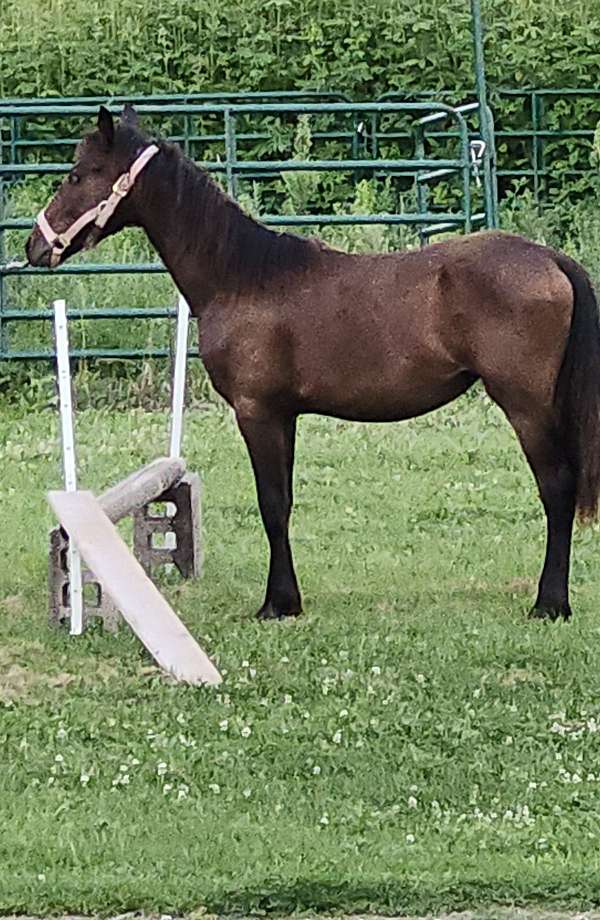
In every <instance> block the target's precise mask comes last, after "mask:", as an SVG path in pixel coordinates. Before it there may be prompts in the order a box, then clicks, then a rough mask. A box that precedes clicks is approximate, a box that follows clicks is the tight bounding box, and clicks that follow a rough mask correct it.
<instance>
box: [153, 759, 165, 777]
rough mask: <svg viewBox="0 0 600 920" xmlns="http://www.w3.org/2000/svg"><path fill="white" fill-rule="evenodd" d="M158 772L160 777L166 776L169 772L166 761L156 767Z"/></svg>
mask: <svg viewBox="0 0 600 920" xmlns="http://www.w3.org/2000/svg"><path fill="white" fill-rule="evenodd" d="M156 772H157V773H158V775H159V776H164V775H165V773H166V772H167V765H166V763H165V762H164V760H161V761H160V763H158V764H157V765H156Z"/></svg>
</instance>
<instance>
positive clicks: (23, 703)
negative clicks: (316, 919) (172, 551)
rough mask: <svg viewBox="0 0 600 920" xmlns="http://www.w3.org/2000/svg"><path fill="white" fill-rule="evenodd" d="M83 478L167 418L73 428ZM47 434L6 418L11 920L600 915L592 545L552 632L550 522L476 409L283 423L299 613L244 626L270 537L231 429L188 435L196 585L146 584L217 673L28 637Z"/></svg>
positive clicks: (1, 692) (1, 703) (139, 447)
mask: <svg viewBox="0 0 600 920" xmlns="http://www.w3.org/2000/svg"><path fill="white" fill-rule="evenodd" d="M77 421H78V438H79V452H80V467H81V477H82V482H83V484H85V485H86V486H89V487H91V488H94V489H101V488H103V487H104V486H106V485H107V484H108V483H109V482H111V481H114V480H116V479H118V478H120V477H121V476H122V475H124V474H125V473H127V472H128V471H130V470H131V469H132V468H135V466H137V465H138V464H140V463H142V462H144V461H147V460H149V459H151V458H152V457H154V456H155V455H157V454H158V453H161V452H162V451H163V450H164V445H165V439H166V418H165V416H164V415H163V414H161V413H142V412H136V411H133V412H127V413H125V412H122V413H117V412H108V411H83V412H81V413H80V414H79V416H78V420H77ZM56 422H57V420H56V417H55V415H54V413H53V412H51V411H38V412H34V413H32V412H29V413H25V412H22V413H21V414H19V413H18V412H16V411H15V409H14V407H13V408H12V409H11V408H10V406H8V405H6V404H4V405H3V407H2V410H1V412H0V459H1V469H2V477H1V480H0V498H1V506H2V510H3V538H2V541H1V543H0V771H1V774H0V775H1V776H2V797H1V799H0V866H1V867H2V870H1V872H0V911H1V912H8V913H10V912H11V911H14V912H23V913H24V912H29V913H33V912H37V913H42V912H59V911H73V912H74V911H82V912H91V911H96V910H97V911H103V912H109V911H112V912H115V913H117V912H119V911H124V910H128V909H133V908H145V909H148V910H150V909H152V910H161V911H164V912H175V911H196V914H195V915H196V916H199V914H200V913H201V912H202V909H204V908H205V909H206V910H208V911H215V912H228V911H237V912H242V913H248V912H255V911H260V912H264V911H268V910H273V911H289V910H324V909H335V910H340V911H356V910H363V911H364V910H377V911H379V912H388V911H396V912H414V913H418V912H425V911H427V910H441V909H446V910H450V909H458V908H464V907H474V906H478V905H484V906H485V905H488V906H489V905H490V904H494V903H505V904H506V903H515V904H528V903H538V904H546V905H550V904H554V905H562V906H567V907H572V908H583V907H586V906H588V907H589V906H594V905H596V904H598V903H599V902H600V856H599V853H600V848H599V836H600V830H599V824H598V810H599V808H600V731H598V728H599V727H600V702H599V684H600V682H599V678H598V666H597V647H598V639H599V635H600V618H599V615H598V604H597V598H598V593H599V590H600V575H599V573H598V567H597V547H598V529H590V530H585V531H579V533H578V535H577V538H576V541H575V558H574V572H573V587H574V597H573V600H574V606H575V611H576V616H575V618H574V621H573V622H572V623H571V624H569V625H564V624H557V625H553V626H548V625H545V624H543V623H539V622H529V621H528V620H527V619H526V612H527V609H528V606H529V604H530V603H531V601H532V599H533V594H534V589H535V579H536V577H537V574H538V571H539V567H540V562H541V557H542V553H543V530H544V528H543V522H542V518H541V508H540V506H539V503H538V501H537V497H536V495H535V493H534V488H533V484H532V481H531V478H530V474H529V471H528V470H527V468H526V466H525V463H524V460H523V459H522V457H521V454H520V451H519V450H518V448H517V446H516V443H515V441H514V438H513V436H512V433H511V432H510V430H509V429H508V427H507V425H506V424H505V422H504V420H503V418H502V417H501V416H500V414H499V412H498V411H497V410H496V409H495V408H494V407H492V406H489V405H488V404H487V402H485V401H484V399H483V398H482V396H481V394H479V393H477V392H476V393H473V394H471V395H469V396H468V397H466V398H463V400H462V401H460V402H459V403H457V404H456V405H455V406H453V407H450V408H448V409H445V410H443V411H441V412H438V413H436V414H435V415H431V416H428V417H426V418H424V419H421V420H417V421H415V422H412V423H409V424H405V425H395V426H383V425H381V426H379V425H372V426H359V425H354V424H349V423H341V422H336V421H332V420H323V419H305V420H303V421H302V423H301V425H300V433H299V445H298V463H297V472H296V490H297V504H296V509H295V514H294V520H293V538H294V545H295V552H296V559H297V566H298V573H299V577H300V580H301V584H302V586H303V589H304V594H305V607H306V611H305V614H304V616H303V617H302V618H300V619H299V620H298V621H296V622H289V623H268V624H258V623H257V622H255V620H254V618H253V614H254V611H255V609H256V608H257V607H258V606H259V603H260V601H261V600H262V592H263V585H264V575H265V566H266V552H265V540H264V537H263V534H262V529H261V525H260V521H259V517H258V512H257V507H256V502H255V497H254V487H253V483H252V479H251V474H250V468H249V463H248V461H247V459H246V457H245V453H244V448H243V445H242V442H241V439H240V437H239V435H238V434H237V432H236V430H235V428H234V426H233V424H232V422H231V420H230V418H229V417H228V416H227V415H225V414H223V413H220V412H219V411H217V410H215V409H212V410H210V411H206V412H200V411H198V412H195V413H190V414H189V416H188V420H187V431H186V453H187V456H188V458H189V464H190V466H191V467H192V468H193V469H197V470H199V471H201V473H202V476H203V480H204V488H205V497H204V522H205V535H206V567H205V575H204V578H203V579H202V580H201V581H198V582H195V583H192V582H188V583H183V584H182V583H179V582H178V581H177V579H176V578H175V577H173V576H171V575H168V576H165V578H164V580H163V583H162V587H163V590H164V592H165V594H166V595H167V597H168V598H169V599H170V601H171V602H172V603H173V604H174V606H175V607H176V609H177V610H178V611H179V612H180V613H181V615H182V617H183V619H184V620H185V622H186V623H187V624H188V626H189V627H190V628H191V630H192V631H193V633H194V634H195V635H196V636H197V637H198V638H199V640H200V641H201V642H202V644H203V645H204V646H205V647H206V649H207V650H208V651H209V653H210V654H211V655H212V656H213V657H214V659H215V660H216V661H217V662H218V664H219V666H220V668H221V669H222V670H223V673H224V675H225V681H224V685H223V686H222V688H220V689H219V690H207V689H190V688H185V687H181V686H176V685H173V684H172V683H169V681H167V680H165V679H164V678H162V677H161V676H160V674H159V673H157V671H156V670H155V669H153V668H152V667H151V662H150V661H149V660H148V658H147V657H146V656H145V655H144V654H143V653H142V652H141V650H140V647H139V646H138V644H137V642H136V640H135V639H134V638H133V637H132V635H131V634H130V633H129V631H128V630H126V629H123V630H121V631H120V633H119V634H118V635H116V636H109V635H103V634H102V632H101V631H100V630H91V631H89V632H88V633H87V634H86V636H85V637H83V638H82V639H77V640H75V639H71V638H69V636H68V635H67V634H66V633H65V632H56V631H51V630H49V629H48V627H47V625H46V610H45V607H46V595H45V580H46V539H47V530H48V527H49V526H50V524H51V517H50V513H49V511H48V509H47V507H46V504H45V498H44V495H45V490H46V489H47V488H49V487H52V486H56V485H57V484H58V483H59V481H60V475H59V456H58V450H57V434H56Z"/></svg>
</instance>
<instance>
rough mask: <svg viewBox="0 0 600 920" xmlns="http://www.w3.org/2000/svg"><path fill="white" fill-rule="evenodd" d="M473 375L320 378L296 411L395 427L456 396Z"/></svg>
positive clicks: (434, 371) (413, 372) (417, 371)
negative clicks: (389, 422) (393, 424)
mask: <svg viewBox="0 0 600 920" xmlns="http://www.w3.org/2000/svg"><path fill="white" fill-rule="evenodd" d="M475 379H476V377H475V375H472V374H470V373H469V372H466V371H465V370H464V369H463V368H457V367H453V368H448V367H442V366H439V367H437V368H434V367H427V368H424V367H421V368H419V367H417V366H414V365H412V366H411V368H410V371H408V372H404V373H403V372H402V370H401V369H398V372H397V373H394V372H393V369H391V368H385V370H384V371H383V372H382V371H381V370H376V369H373V370H372V371H370V372H369V371H367V372H363V373H355V374H353V375H339V374H335V373H334V374H331V373H325V374H323V375H322V376H321V378H320V379H319V380H318V382H316V385H315V381H314V380H313V381H311V385H309V386H308V387H307V388H306V391H305V393H304V394H302V395H301V403H302V404H303V406H302V409H301V411H306V412H314V413H320V414H322V415H333V416H337V417H339V418H345V419H351V420H353V421H365V422H367V421H371V422H377V421H379V422H384V421H400V420H402V419H407V418H414V417H415V416H417V415H423V414H424V413H426V412H430V411H431V410H433V409H437V408H438V407H439V406H442V405H444V404H445V403H447V402H450V401H451V400H453V399H455V398H456V397H457V396H460V394H461V393H464V392H465V390H467V389H468V388H469V386H471V384H472V383H473V382H474V380H475Z"/></svg>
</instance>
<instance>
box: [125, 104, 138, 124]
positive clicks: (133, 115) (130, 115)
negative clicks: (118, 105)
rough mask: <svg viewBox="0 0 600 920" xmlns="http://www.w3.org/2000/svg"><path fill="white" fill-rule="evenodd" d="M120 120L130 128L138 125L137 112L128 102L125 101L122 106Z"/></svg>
mask: <svg viewBox="0 0 600 920" xmlns="http://www.w3.org/2000/svg"><path fill="white" fill-rule="evenodd" d="M121 121H122V122H124V123H125V124H127V125H129V127H130V128H137V127H139V119H138V113H137V112H136V110H135V109H134V107H133V106H132V105H131V103H130V102H126V103H125V105H124V106H123V111H122V112H121Z"/></svg>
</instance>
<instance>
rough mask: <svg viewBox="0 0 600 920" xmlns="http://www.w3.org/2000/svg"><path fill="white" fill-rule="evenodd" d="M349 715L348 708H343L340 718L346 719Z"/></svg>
mask: <svg viewBox="0 0 600 920" xmlns="http://www.w3.org/2000/svg"><path fill="white" fill-rule="evenodd" d="M347 715H348V710H347V709H342V711H341V712H340V719H345V718H346V716H347Z"/></svg>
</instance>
